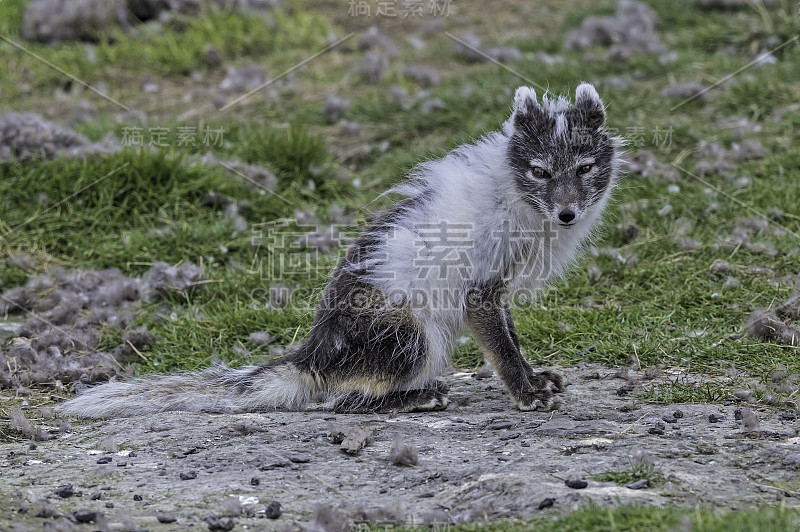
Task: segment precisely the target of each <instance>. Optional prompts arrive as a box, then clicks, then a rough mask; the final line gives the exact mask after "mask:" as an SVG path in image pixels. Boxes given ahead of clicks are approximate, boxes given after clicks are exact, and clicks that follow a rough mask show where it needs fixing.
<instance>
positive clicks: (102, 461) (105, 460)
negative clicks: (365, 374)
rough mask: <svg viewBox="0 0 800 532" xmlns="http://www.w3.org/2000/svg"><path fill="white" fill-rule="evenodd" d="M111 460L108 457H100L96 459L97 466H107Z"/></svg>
mask: <svg viewBox="0 0 800 532" xmlns="http://www.w3.org/2000/svg"><path fill="white" fill-rule="evenodd" d="M111 460H112V458H111V457H110V456H101V457H100V458H98V459H97V463H98V464H108V463H110V462H111Z"/></svg>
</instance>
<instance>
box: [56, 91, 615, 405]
mask: <svg viewBox="0 0 800 532" xmlns="http://www.w3.org/2000/svg"><path fill="white" fill-rule="evenodd" d="M604 124H605V109H604V106H603V103H602V101H601V100H600V97H599V95H598V94H597V92H596V91H595V89H594V87H592V86H591V85H589V84H586V83H583V84H581V85H579V86H578V88H577V89H576V93H575V104H574V105H570V103H569V101H568V100H567V99H566V98H563V97H560V98H556V99H551V98H548V97H547V96H546V95H545V96H544V97H543V98H542V101H541V103H540V102H539V101H538V99H537V97H536V93H535V91H534V90H533V89H531V88H529V87H520V88H518V89H517V91H516V94H515V98H514V104H513V111H512V114H511V116H510V118H509V119H508V120H507V121H506V122H505V123H504V124H503V128H502V130H501V131H498V132H494V133H490V134H488V135H486V136H485V137H483V138H482V139H480V140H478V141H477V142H475V143H473V144H470V145H465V146H461V147H459V148H457V149H456V150H454V151H453V152H451V153H450V154H448V155H447V156H445V157H444V158H442V159H440V160H437V161H430V162H427V163H425V164H422V165H420V166H419V167H418V168H417V169H416V170H415V171H414V172H413V173H412V175H411V179H410V180H409V181H407V182H406V183H404V184H402V185H400V186H399V187H396V188H395V189H393V190H392V192H396V193H400V194H402V195H404V196H405V198H404V199H402V200H400V201H398V202H397V203H396V204H395V206H394V207H392V208H391V209H389V210H388V211H386V212H384V213H383V214H381V215H380V216H378V217H377V218H376V219H375V220H374V221H373V223H372V224H371V225H370V227H369V228H368V229H366V230H365V231H364V232H363V233H362V234H361V236H360V237H359V238H358V239H357V240H356V241H355V242H354V243H353V244H352V245H351V246H350V248H349V249H348V251H347V254H346V255H345V257H344V258H343V260H342V261H341V263H340V264H339V266H338V267H337V268H336V270H335V271H334V273H333V275H332V277H331V280H330V282H329V283H328V286H327V287H326V288H325V291H324V293H323V296H322V301H321V302H320V305H319V307H318V309H317V312H316V315H315V317H314V323H313V326H312V328H311V333H310V334H309V337H308V338H307V339H306V341H305V342H304V343H303V344H302V345H301V346H299V347H298V348H296V349H294V350H292V351H291V352H289V354H288V355H287V356H286V357H285V358H284V359H282V360H280V361H278V362H275V363H272V364H266V365H263V366H257V367H248V368H243V369H239V370H229V369H225V368H221V367H218V368H212V369H211V370H208V371H205V372H202V373H197V374H185V375H173V376H166V377H154V378H150V379H145V380H140V381H134V382H132V383H129V384H125V383H117V382H115V383H110V384H107V385H104V386H99V387H97V388H94V389H91V390H89V391H88V392H86V393H84V394H83V395H81V396H78V397H77V398H75V399H72V400H71V401H68V402H67V403H66V404H64V405H63V406H62V411H63V412H64V413H67V414H74V415H79V416H85V417H117V416H132V415H139V414H144V413H152V412H163V411H167V410H191V411H210V412H219V411H225V412H243V411H256V410H266V409H291V410H295V409H301V408H303V407H304V406H305V405H306V404H308V403H309V402H311V401H323V402H325V406H327V407H328V408H331V409H333V410H334V411H336V412H365V411H366V412H383V411H424V410H439V409H444V408H446V407H447V405H448V399H447V387H446V386H444V385H443V384H442V383H441V382H440V381H438V379H437V377H439V376H440V375H441V374H442V372H443V370H444V369H445V368H446V367H447V365H448V363H449V356H450V353H451V351H452V350H453V348H454V345H455V341H456V339H457V338H458V337H459V336H461V335H462V334H464V333H465V332H466V331H467V330H469V331H471V332H472V334H473V335H474V336H475V338H476V340H477V342H478V344H479V345H480V346H481V348H482V349H483V351H484V352H485V354H486V356H487V358H488V359H489V360H490V361H491V362H492V365H493V366H494V367H495V368H496V369H497V372H498V375H499V376H500V378H501V379H502V380H503V383H504V384H505V386H506V389H507V391H508V394H509V396H510V398H511V400H512V403H513V404H514V405H515V406H516V407H517V408H519V409H520V410H525V411H527V410H536V409H551V408H555V407H557V406H558V400H557V399H556V398H555V396H554V394H555V393H558V392H561V391H563V390H564V387H565V385H566V383H565V381H564V379H563V378H562V377H561V376H560V375H557V374H555V373H552V372H549V371H541V372H536V371H534V370H533V368H531V366H530V365H529V364H528V362H527V361H526V360H525V358H524V357H523V355H522V354H521V352H520V348H519V339H518V337H517V333H516V330H515V329H514V323H513V318H512V312H511V300H513V299H514V297H515V296H517V295H519V294H523V293H526V292H528V291H532V292H536V291H537V290H539V289H540V288H541V287H543V286H544V285H546V284H547V282H548V281H549V280H551V279H553V278H557V277H559V276H563V275H564V274H565V272H566V271H567V269H568V268H569V266H570V265H572V264H574V262H575V259H576V258H577V256H578V254H579V252H580V251H581V250H582V249H583V248H584V247H585V246H586V244H587V242H588V241H589V240H590V238H591V236H592V233H593V231H594V229H595V228H596V227H597V225H598V222H599V220H600V219H601V215H602V213H603V210H604V208H605V205H606V204H607V202H608V199H609V197H610V195H611V191H612V189H613V188H614V185H615V184H616V182H617V178H618V172H619V166H620V161H619V154H618V148H619V147H620V146H621V145H622V142H621V140H620V139H618V138H615V137H612V136H610V135H609V134H608V133H607V132H606V131H605V129H604ZM431 229H433V230H434V231H433V232H431ZM453 230H457V231H460V232H461V233H459V235H460V236H459V237H458V238H455V241H456V243H454V242H453V239H454V237H453V236H452V234H451V235H450V236H449V237H448V235H447V234H445V235H444V237H445V238H444V239H443V238H442V234H441V232H442V231H445V232H446V231H453ZM462 233H463V234H462Z"/></svg>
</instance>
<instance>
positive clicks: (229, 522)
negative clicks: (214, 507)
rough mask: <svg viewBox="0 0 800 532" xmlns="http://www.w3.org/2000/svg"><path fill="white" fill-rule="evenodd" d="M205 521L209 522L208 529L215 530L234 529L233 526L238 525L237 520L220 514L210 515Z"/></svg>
mask: <svg viewBox="0 0 800 532" xmlns="http://www.w3.org/2000/svg"><path fill="white" fill-rule="evenodd" d="M203 521H205V522H206V523H208V529H209V530H213V531H217V530H221V531H223V532H227V531H228V530H233V527H234V526H236V521H234V520H233V519H231V518H230V517H220V516H218V515H209V516H208V517H206V518H204V519H203Z"/></svg>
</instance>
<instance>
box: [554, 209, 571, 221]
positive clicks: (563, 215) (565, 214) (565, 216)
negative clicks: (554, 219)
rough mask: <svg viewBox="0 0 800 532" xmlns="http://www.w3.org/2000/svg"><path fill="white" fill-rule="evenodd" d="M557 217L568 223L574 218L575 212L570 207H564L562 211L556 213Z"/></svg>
mask: <svg viewBox="0 0 800 532" xmlns="http://www.w3.org/2000/svg"><path fill="white" fill-rule="evenodd" d="M558 219H559V220H561V221H562V222H564V223H565V224H568V223H570V222H571V221H572V220H574V219H575V213H574V212H573V211H571V210H570V209H564V210H563V211H561V212H560V213H558Z"/></svg>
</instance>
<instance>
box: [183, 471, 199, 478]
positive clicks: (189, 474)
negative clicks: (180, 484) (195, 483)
mask: <svg viewBox="0 0 800 532" xmlns="http://www.w3.org/2000/svg"><path fill="white" fill-rule="evenodd" d="M180 477H181V480H192V479H195V478H197V471H183V472H182V473H181V474H180Z"/></svg>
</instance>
